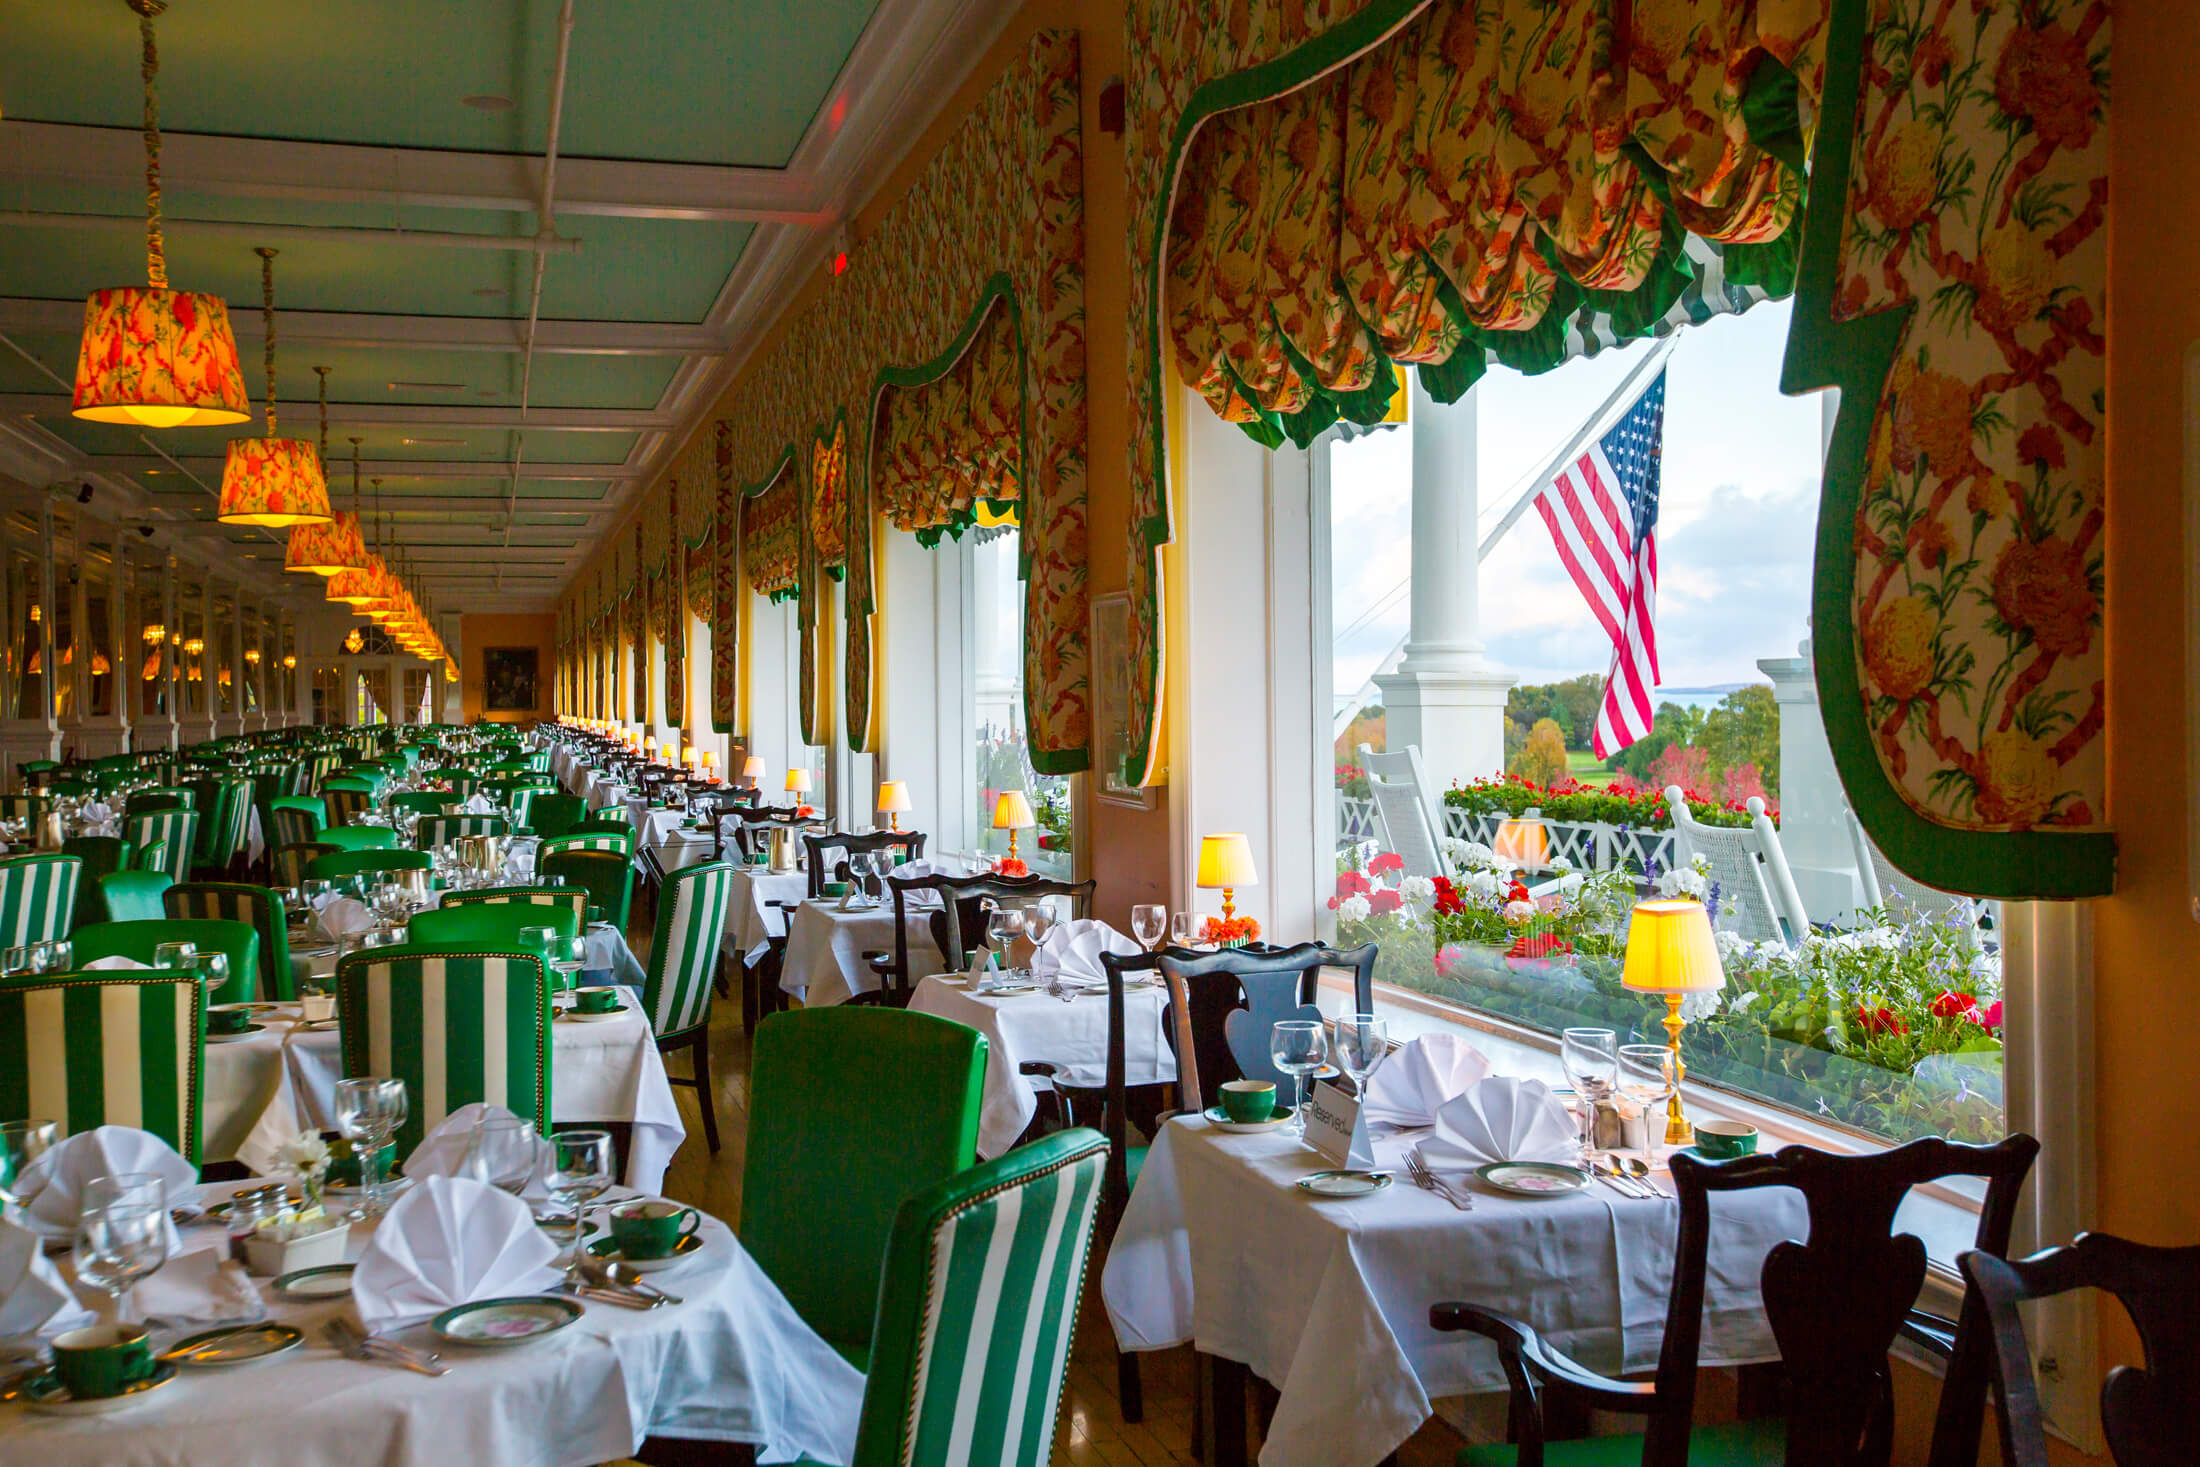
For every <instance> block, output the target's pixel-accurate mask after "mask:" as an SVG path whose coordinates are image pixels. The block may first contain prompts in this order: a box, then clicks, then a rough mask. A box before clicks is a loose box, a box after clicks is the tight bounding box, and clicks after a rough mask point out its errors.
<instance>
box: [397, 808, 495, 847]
mask: <svg viewBox="0 0 2200 1467" xmlns="http://www.w3.org/2000/svg"><path fill="white" fill-rule="evenodd" d="M511 833H512V827H511V825H510V824H509V823H508V822H507V821H506V820H505V819H504V818H503V817H502V816H500V815H423V816H421V817H420V822H419V823H418V824H417V825H415V826H413V849H414V850H418V851H432V850H434V849H435V848H436V847H437V846H440V845H447V844H449V843H450V842H451V841H454V840H457V839H458V838H459V837H460V836H462V835H510V834H511Z"/></svg>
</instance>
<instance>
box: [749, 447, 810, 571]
mask: <svg viewBox="0 0 2200 1467" xmlns="http://www.w3.org/2000/svg"><path fill="white" fill-rule="evenodd" d="M741 559H742V562H743V563H744V564H745V565H746V566H747V567H748V572H749V586H750V588H751V589H752V590H754V591H755V592H756V594H757V595H759V596H769V597H770V598H771V599H772V600H774V601H785V600H787V599H788V598H790V597H791V596H793V595H794V594H795V590H796V588H797V586H798V585H799V584H800V573H801V566H802V523H801V489H800V486H799V485H797V483H796V482H795V475H794V474H792V473H785V474H781V475H780V476H779V477H778V478H777V479H775V480H773V481H772V483H771V485H770V486H769V487H768V488H766V489H765V490H764V492H763V493H761V494H756V495H752V496H750V497H749V498H748V499H746V500H744V501H743V502H742V505H741Z"/></svg>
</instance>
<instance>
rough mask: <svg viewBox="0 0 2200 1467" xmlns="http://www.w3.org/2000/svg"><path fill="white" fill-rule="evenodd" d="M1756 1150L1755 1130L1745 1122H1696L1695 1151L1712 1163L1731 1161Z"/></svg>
mask: <svg viewBox="0 0 2200 1467" xmlns="http://www.w3.org/2000/svg"><path fill="white" fill-rule="evenodd" d="M1756 1149H1757V1128H1756V1127H1755V1126H1753V1125H1751V1124H1750V1123H1749V1122H1747V1121H1698V1122H1697V1123H1696V1151H1697V1153H1698V1154H1699V1155H1702V1156H1705V1157H1708V1158H1710V1159H1711V1160H1712V1161H1731V1160H1733V1159H1734V1158H1735V1157H1737V1156H1748V1155H1750V1154H1751V1153H1753V1152H1754V1151H1756Z"/></svg>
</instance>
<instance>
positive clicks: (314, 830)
mask: <svg viewBox="0 0 2200 1467" xmlns="http://www.w3.org/2000/svg"><path fill="white" fill-rule="evenodd" d="M269 813H270V814H271V815H273V816H274V820H273V821H272V822H271V823H270V824H269V826H268V830H267V834H268V837H269V839H268V844H269V845H271V846H290V845H297V844H299V843H300V842H302V841H309V840H312V839H313V838H314V837H315V836H316V835H318V834H319V833H320V830H321V827H322V826H324V825H326V824H328V806H327V805H325V804H323V803H322V802H321V799H320V797H319V796H317V795H277V796H276V797H275V798H274V800H272V801H271V802H270V803H269Z"/></svg>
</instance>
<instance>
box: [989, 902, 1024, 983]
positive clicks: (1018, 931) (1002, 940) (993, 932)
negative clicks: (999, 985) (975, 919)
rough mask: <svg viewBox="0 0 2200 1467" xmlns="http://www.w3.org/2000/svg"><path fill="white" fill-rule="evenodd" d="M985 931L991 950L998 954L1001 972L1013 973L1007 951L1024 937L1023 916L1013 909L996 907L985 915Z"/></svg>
mask: <svg viewBox="0 0 2200 1467" xmlns="http://www.w3.org/2000/svg"><path fill="white" fill-rule="evenodd" d="M985 930H986V936H987V938H988V940H989V941H990V942H991V943H992V946H993V950H994V951H995V952H996V953H998V954H1000V959H1001V971H1002V972H1004V973H1006V972H1011V971H1013V970H1012V969H1010V967H1009V966H1008V958H1009V950H1010V949H1011V948H1013V947H1015V945H1016V939H1017V938H1019V937H1021V936H1023V935H1024V914H1023V913H1022V912H1020V911H1018V910H1016V909H1015V908H1014V907H999V906H997V907H995V908H993V910H991V911H990V912H987V913H986V914H985Z"/></svg>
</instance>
